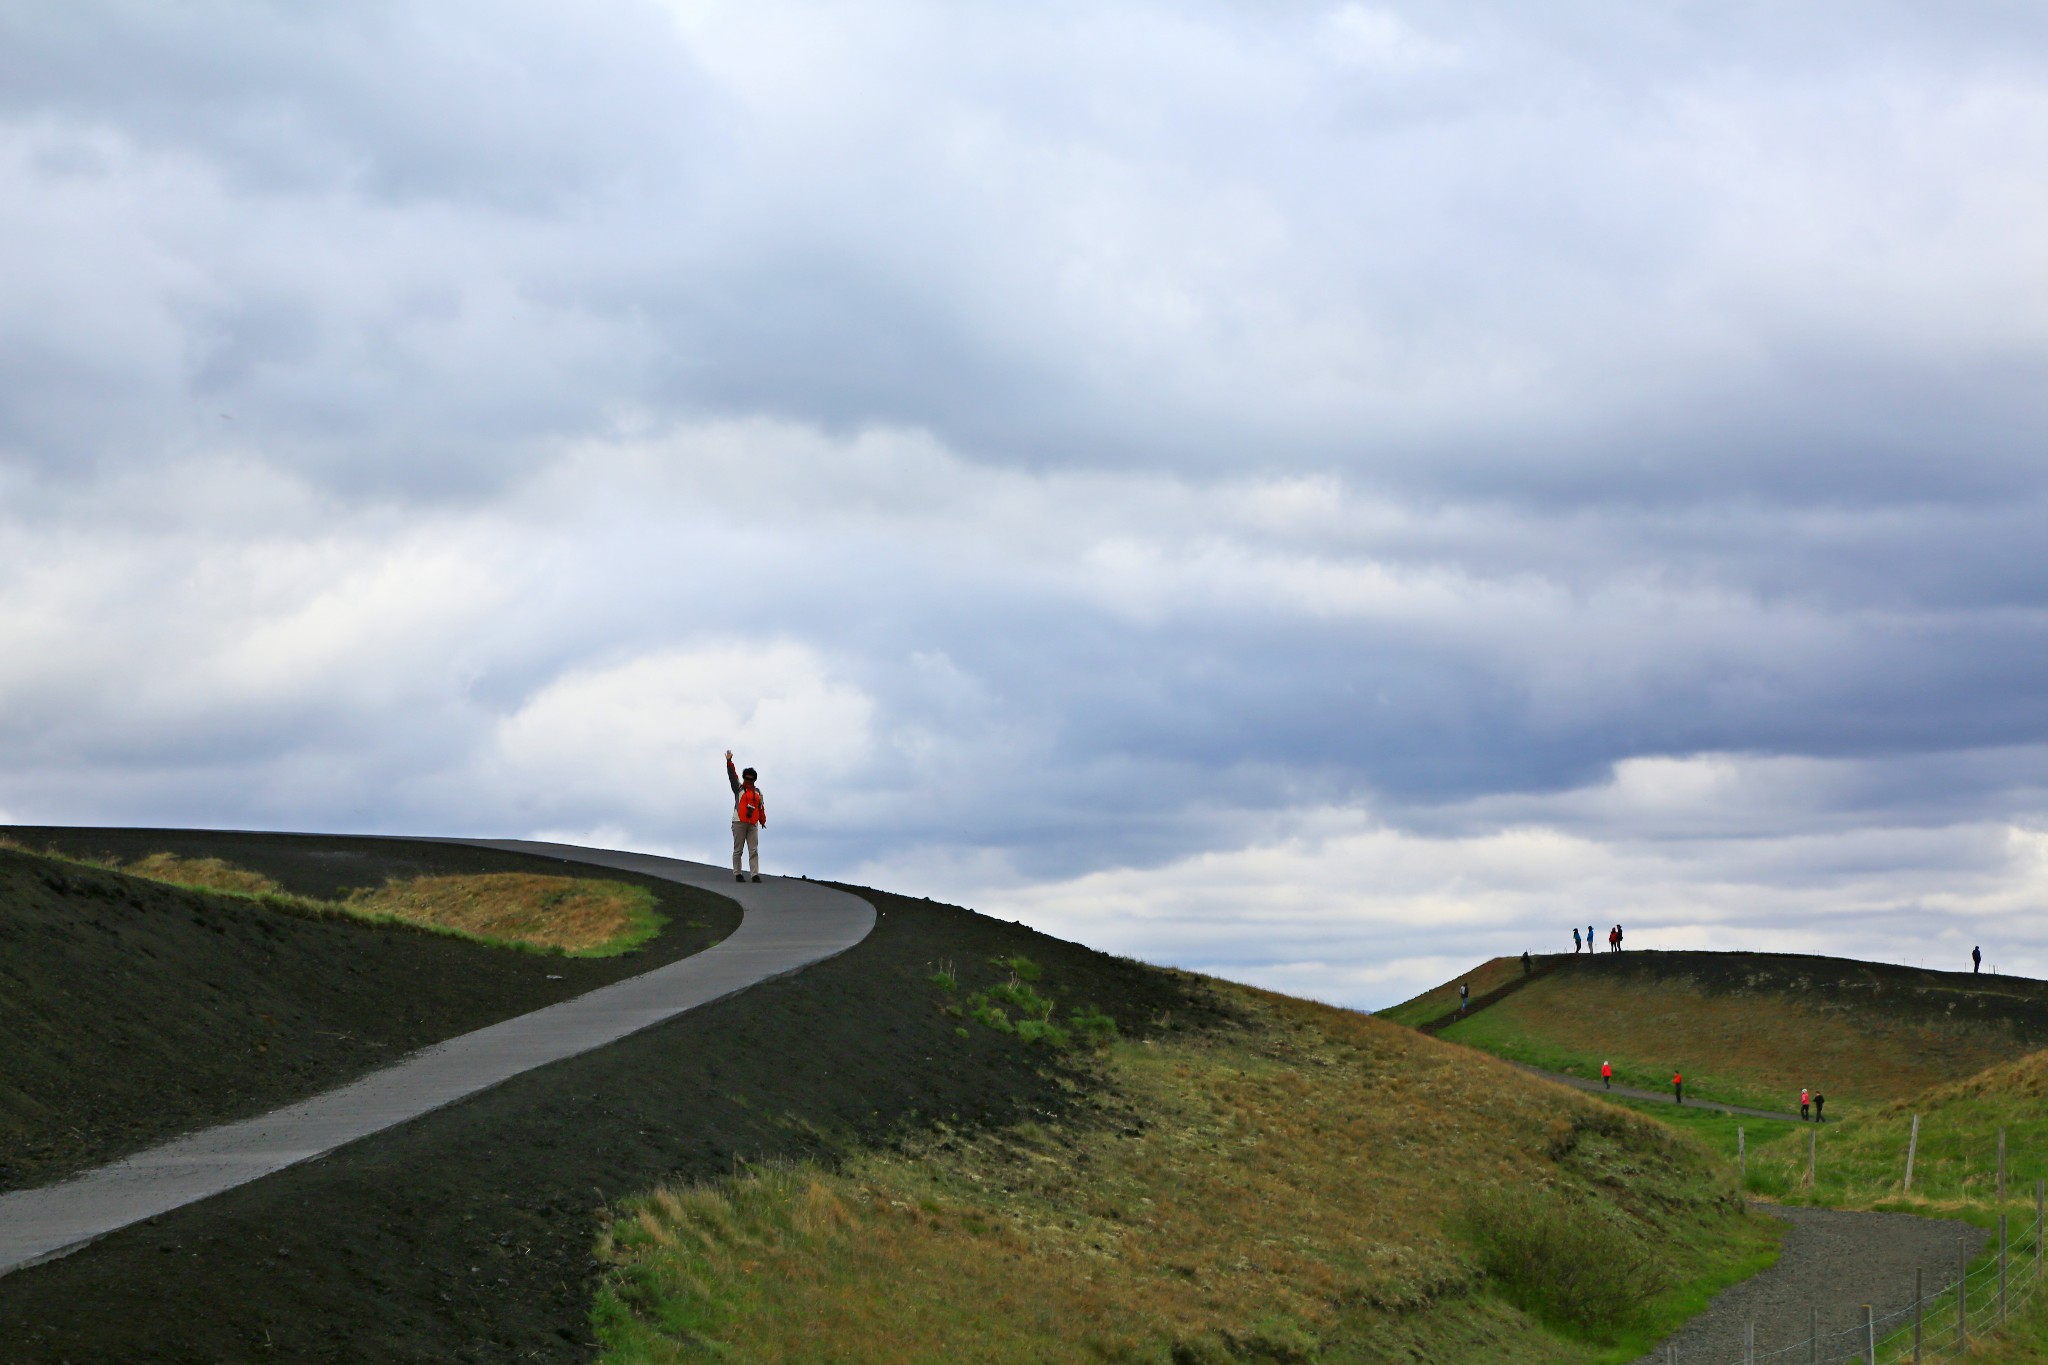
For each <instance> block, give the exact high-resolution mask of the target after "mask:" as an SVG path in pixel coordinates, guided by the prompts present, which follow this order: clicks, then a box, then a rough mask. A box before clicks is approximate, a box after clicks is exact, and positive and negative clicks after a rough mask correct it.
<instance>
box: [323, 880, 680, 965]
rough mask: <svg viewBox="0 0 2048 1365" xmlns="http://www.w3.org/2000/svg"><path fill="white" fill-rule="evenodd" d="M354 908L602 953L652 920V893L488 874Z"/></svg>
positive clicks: (361, 895)
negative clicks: (600, 951) (649, 918)
mask: <svg viewBox="0 0 2048 1365" xmlns="http://www.w3.org/2000/svg"><path fill="white" fill-rule="evenodd" d="M348 904H349V906H350V908H352V909H355V910H361V911H366V912H368V913H370V914H373V915H389V916H391V917H392V918H393V919H400V920H405V921H407V922H408V923H413V924H430V925H433V926H435V927H437V928H442V929H456V930H460V931H461V932H463V933H466V934H476V935H478V936H480V937H483V938H496V939H509V940H512V941H514V942H518V943H527V944H533V945H535V946H538V947H544V948H560V949H562V950H563V951H564V952H571V953H587V952H595V951H599V950H601V949H604V948H607V947H609V946H611V945H614V944H616V943H618V942H620V941H621V940H623V939H625V938H627V937H628V936H630V935H631V934H633V933H634V932H635V931H636V930H638V929H640V928H641V927H643V926H644V925H645V922H646V920H647V918H648V917H649V916H651V915H652V913H653V907H652V904H651V900H650V897H649V896H648V894H647V892H646V891H644V890H642V889H641V888H639V887H637V886H629V885H627V884H625V883H624V882H609V881H597V880H592V879H588V878H582V877H549V876H540V875H536V874H534V873H530V872H489V873H480V874H474V875H469V876H459V877H413V878H410V879H408V880H406V881H394V882H389V883H386V884H385V885H384V886H381V887H379V888H377V889H376V890H375V891H360V892H357V893H355V894H354V895H352V896H350V897H349V901H348Z"/></svg>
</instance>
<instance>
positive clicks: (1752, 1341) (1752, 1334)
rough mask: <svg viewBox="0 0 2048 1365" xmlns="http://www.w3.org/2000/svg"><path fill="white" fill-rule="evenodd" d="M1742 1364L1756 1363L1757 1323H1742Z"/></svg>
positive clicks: (1754, 1364) (1752, 1364)
mask: <svg viewBox="0 0 2048 1365" xmlns="http://www.w3.org/2000/svg"><path fill="white" fill-rule="evenodd" d="M1742 1365H1756V1324H1755V1323H1754V1322H1746V1323H1744V1324H1743V1325H1742Z"/></svg>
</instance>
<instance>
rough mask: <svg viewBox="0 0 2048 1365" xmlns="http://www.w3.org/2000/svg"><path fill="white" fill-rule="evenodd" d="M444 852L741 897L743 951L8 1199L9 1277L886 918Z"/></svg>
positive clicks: (669, 863) (532, 849)
mask: <svg viewBox="0 0 2048 1365" xmlns="http://www.w3.org/2000/svg"><path fill="white" fill-rule="evenodd" d="M444 842H447V843H458V844H472V845H476V846H478V847H482V848H497V849H506V850H510V851H513V852H520V853H537V854H541V855H544V856H554V857H558V858H561V859H562V860H563V861H565V862H573V863H581V864H592V865H595V866H598V867H608V868H616V869H619V870H622V871H630V872H640V873H644V874H646V875H648V876H650V877H661V878H664V879H666V880H668V881H674V882H681V883H683V884H684V885H686V886H696V887H702V888H703V889H705V890H707V891H715V892H718V893H719V894H720V895H725V896H730V897H732V898H733V899H734V900H736V901H738V902H739V903H740V908H741V909H742V910H743V911H744V912H745V913H744V916H743V918H742V919H741V922H740V927H739V928H738V930H736V931H735V932H734V933H733V935H732V937H730V938H728V939H726V940H725V941H724V942H722V943H720V944H718V945H717V946H716V947H713V948H710V949H707V950H705V951H704V952H701V953H698V954H696V955H694V956H692V957H686V958H683V959H681V960H679V961H676V962H671V963H669V964H668V965H667V966H664V967H658V968H656V969H655V970H653V971H651V972H647V973H644V974H643V975H640V976H635V977H628V978H627V979H626V980H624V981H616V982H613V983H612V984H611V985H609V986H604V987H601V988H599V989H597V990H594V991H591V992H589V993H587V994H585V995H579V996H577V997H576V998H575V999H573V1000H564V1001H562V1002H561V1003H560V1004H556V1005H550V1006H549V1007H548V1008H546V1009H542V1010H535V1011H534V1012H533V1013H531V1014H523V1015H520V1016H518V1017H517V1018H513V1019H507V1020H505V1021H503V1022H501V1023H497V1024H493V1025H491V1026H490V1027H488V1028H482V1029H478V1030H476V1031H475V1032H474V1033H466V1034H463V1035H462V1036H460V1037H457V1038H451V1039H449V1040H447V1041H446V1042H442V1043H437V1044H435V1045H434V1046H432V1047H428V1048H423V1049H421V1050H420V1051H419V1052H416V1053H414V1054H413V1055H412V1056H411V1057H408V1058H407V1059H406V1060H404V1061H402V1062H399V1063H398V1064H397V1065H395V1066H391V1067H387V1068H385V1069H384V1070H382V1071H375V1072H372V1073H370V1074H369V1075H367V1076H364V1077H362V1078H361V1079H359V1080H356V1081H353V1082H351V1083H349V1084H348V1085H345V1086H342V1087H341V1088H339V1089H337V1090H330V1091H328V1092H327V1093H326V1094H324V1095H317V1096H315V1097H314V1098H312V1099H309V1100H303V1101H301V1102H300V1103H298V1104H294V1105H290V1106H287V1107H286V1108H283V1109H279V1110H277V1111H275V1112H274V1113H270V1114H265V1115H262V1116H261V1117H259V1118H253V1119H247V1120H244V1121H242V1122H240V1123H230V1124H225V1125H223V1126H221V1127H218V1128H209V1129H206V1130H204V1131H201V1132H198V1133H193V1134H191V1135H189V1136H187V1137H182V1138H178V1139H176V1140H174V1141H172V1142H168V1143H165V1144H164V1145H162V1146H160V1147H155V1148H152V1149H150V1150H149V1151H146V1152H140V1153H138V1154H136V1155H135V1156H132V1157H129V1158H127V1159H126V1160H124V1161H118V1162H115V1163H114V1164H113V1165H111V1166H104V1167H101V1168H100V1169H99V1170H97V1171H88V1172H86V1173H85V1174H84V1175H81V1176H78V1177H75V1178H74V1179H71V1180H67V1181H65V1182H63V1183H61V1184H57V1185H50V1186H46V1187H44V1188H41V1189H33V1190H21V1191H17V1192H16V1193H13V1194H9V1195H6V1196H4V1197H0V1275H5V1274H6V1273H7V1272H9V1271H11V1270H18V1269H20V1268H21V1267H23V1266H29V1265H34V1264H35V1263H37V1262H38V1261H46V1260H50V1259H51V1258H53V1257H57V1256H62V1255H64V1254H66V1253H67V1252H71V1251H76V1250H77V1249H78V1248H79V1247H81V1246H84V1245H85V1244H86V1243H87V1242H90V1241H92V1240H93V1239H94V1238H97V1237H103V1236H105V1235H106V1234H107V1233H109V1232H112V1231H114V1230H115V1229H117V1228H123V1227H126V1226H128V1225H129V1224H131V1223H138V1222H141V1221H142V1220H143V1219H145V1218H153V1217H155V1216H156V1215H158V1214H161V1213H167V1212H169V1211H170V1210H172V1209H175V1208H179V1207H181V1206H183V1205H185V1204H190V1203H194V1202H196V1201H198V1200H201V1199H205V1198H207V1197H208V1196H210V1195H215V1194H219V1193H220V1192H222V1191H223V1190H229V1189H233V1188H234V1187H235V1186H237V1185H243V1184H247V1183H248V1182H249V1181H252V1180H257V1179H260V1178H261V1177H263V1176H266V1175H269V1174H271V1173H272V1172H273V1171H281V1170H283V1169H284V1168H286V1167H287V1166H293V1165H297V1164H298V1163H299V1162H301V1161H307V1160H310V1159H311V1158H313V1157H317V1156H321V1155H323V1154H325V1153H327V1152H331V1151H333V1150H334V1149H335V1148H337V1147H340V1146H342V1145H343V1144H345V1143H350V1142H354V1141H355V1140H357V1139H358V1138H364V1137H368V1136H369V1135H370V1134H372V1133H376V1132H380V1131H382V1130H383V1129H386V1128H389V1127H392V1126H393V1125H395V1124H400V1123H404V1122H406V1121H407V1120H408V1119H414V1118H418V1117H419V1116H420V1115H422V1114H426V1113H430V1112H432V1111H433V1110H435V1109H439V1108H441V1107H442V1106H444V1105H448V1104H452V1103H454V1102H455V1101H457V1100H459V1099H462V1098H464V1097H466V1096H469V1095H474V1094H476V1093H477V1092H478V1091H480V1090H487V1089H489V1088H490V1087H492V1086H494V1085H498V1084H500V1083H501V1082H504V1081H507V1080H510V1079H511V1078H512V1077H514V1076H517V1075H519V1074H520V1073H521V1072H523V1071H531V1070H532V1069H533V1068H535V1067H538V1066H545V1065H547V1064H548V1063H549V1062H556V1061H560V1060H562V1059H563V1058H565V1057H574V1056H576V1055H577V1054H578V1053H583V1052H589V1051H591V1050H592V1049H594V1048H600V1047H603V1046H604V1045H605V1044H607V1043H612V1042H617V1041H618V1040H619V1039H621V1038H624V1037H626V1036H627V1035H628V1034H632V1033H637V1032H639V1031H640V1030H641V1029H644V1028H649V1027H651V1026H653V1025H655V1024H659V1023H661V1022H663V1021H664V1020H667V1019H672V1018H674V1017H675V1016H676V1015H678V1014H681V1013H682V1012H683V1011H685V1010H689V1009H694V1008H696V1007H697V1006H699V1005H703V1004H707V1003H709V1002H710V1001H713V1000H717V999H720V998H721V997H723V996H727V995H731V994H732V993H734V992H735V991H740V990H744V989H745V988H747V987H748V986H752V985H756V984H758V983H759V982H762V981H766V980H769V979H770V978H772V977H777V976H783V975H786V974H787V973H789V972H793V971H796V970H797V969H799V968H801V967H806V966H809V965H810V964H811V963H814V962H818V961H821V960H823V959H825V958H828V957H832V956H834V955H835V954H838V953H842V952H844V951H846V950H847V949H848V948H851V947H853V946H854V945H855V944H856V943H859V942H860V941H861V940H862V939H864V938H866V937H867V936H868V932H869V930H871V929H872V928H873V927H874V923H875V911H874V907H873V906H871V905H869V904H868V903H867V902H866V901H864V900H862V899H860V898H859V897H858V896H852V895H848V894H847V893H846V892H843V891H835V890H833V889H832V888H830V887H826V886H821V885H819V884H817V883H816V882H808V881H801V880H794V879H791V878H788V877H767V878H763V879H762V881H761V884H760V885H758V886H756V885H754V884H753V883H751V882H748V883H744V884H741V883H736V882H734V881H733V879H732V873H731V872H729V871H727V870H726V869H724V868H717V867H710V866H707V865H706V864H703V863H689V862H683V861H681V860H680V859H675V858H656V857H652V856H650V855H647V854H640V853H615V852H609V851H604V850H598V849H587V848H577V847H575V846H574V845H570V844H542V843H534V842H530V841H527V840H523V839H450V840H446V841H444Z"/></svg>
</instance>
